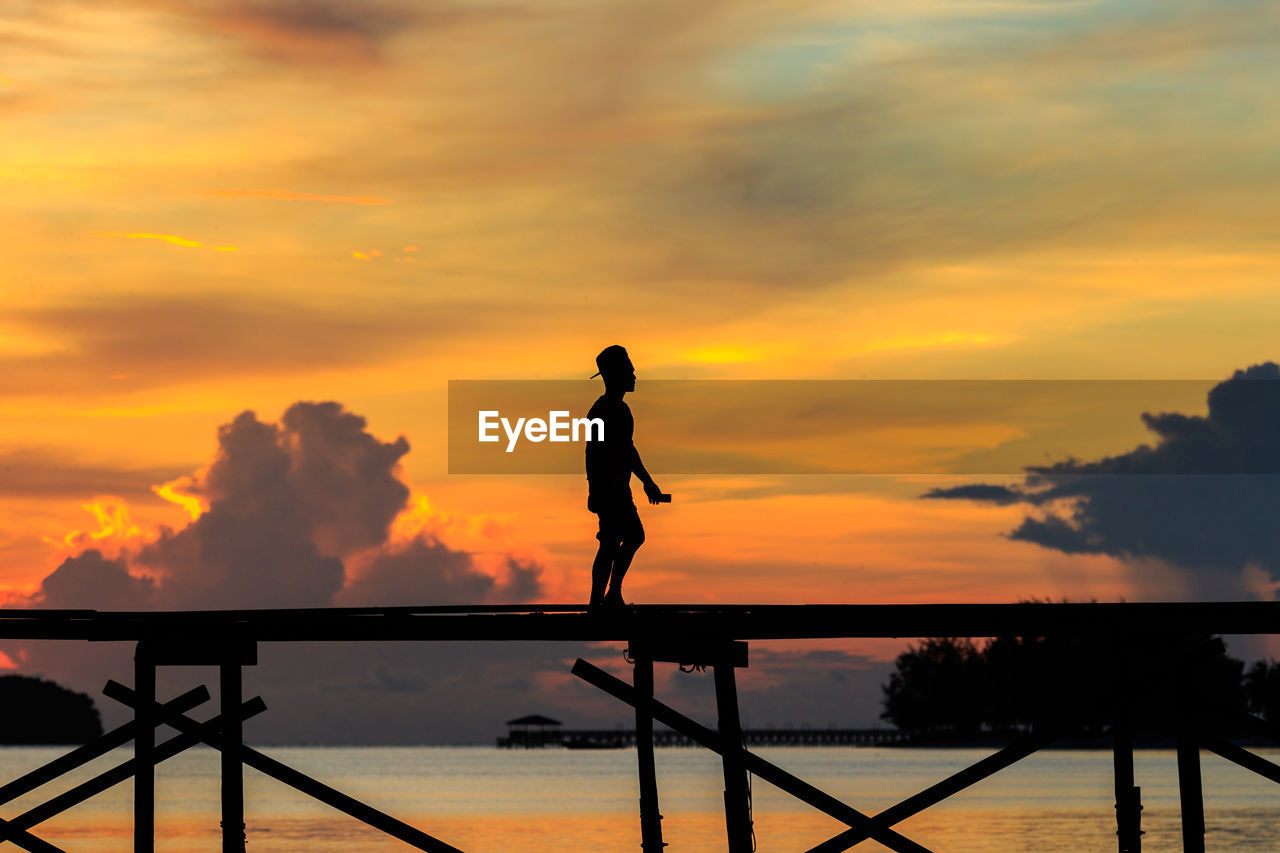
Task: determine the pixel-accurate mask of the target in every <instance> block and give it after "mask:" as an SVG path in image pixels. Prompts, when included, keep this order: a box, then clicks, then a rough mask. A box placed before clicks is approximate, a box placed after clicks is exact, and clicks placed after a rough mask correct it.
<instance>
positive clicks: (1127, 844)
mask: <svg viewBox="0 0 1280 853" xmlns="http://www.w3.org/2000/svg"><path fill="white" fill-rule="evenodd" d="M1114 652H1115V654H1114V660H1115V669H1114V670H1113V672H1112V675H1113V683H1112V695H1113V696H1114V699H1115V711H1114V714H1113V716H1112V720H1111V737H1112V747H1111V750H1112V753H1111V754H1112V763H1113V765H1114V767H1115V783H1116V838H1117V841H1118V847H1117V849H1118V850H1119V853H1142V789H1141V788H1139V787H1137V786H1136V785H1134V778H1133V710H1132V708H1131V701H1132V696H1131V691H1130V689H1129V683H1130V682H1129V661H1130V656H1129V642H1128V639H1127V638H1124V637H1120V638H1117V639H1116V641H1115V646H1114Z"/></svg>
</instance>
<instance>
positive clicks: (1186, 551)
mask: <svg viewBox="0 0 1280 853" xmlns="http://www.w3.org/2000/svg"><path fill="white" fill-rule="evenodd" d="M1276 380H1280V366H1277V365H1276V364H1274V363H1271V362H1267V363H1265V364H1258V365H1254V366H1252V367H1249V368H1247V369H1245V370H1237V371H1236V372H1235V373H1234V374H1233V375H1232V377H1231V378H1230V379H1228V380H1226V381H1224V382H1221V383H1219V384H1218V385H1216V386H1214V388H1213V389H1212V390H1211V391H1210V392H1209V395H1208V414H1207V415H1203V416H1201V415H1187V414H1183V413H1178V412H1164V413H1158V414H1152V413H1143V414H1142V421H1143V423H1144V424H1145V425H1146V426H1147V428H1148V429H1149V430H1151V432H1153V433H1154V434H1155V436H1156V439H1157V440H1156V442H1155V444H1154V445H1141V446H1139V447H1136V448H1134V449H1132V450H1130V451H1128V452H1126V453H1121V454H1118V455H1115V456H1109V457H1106V458H1103V459H1099V460H1094V461H1080V460H1075V459H1068V460H1066V461H1062V462H1058V463H1056V464H1054V465H1049V466H1040V467H1032V468H1028V469H1027V476H1026V480H1025V483H1024V484H1023V485H1022V486H1019V487H1008V486H996V485H986V484H970V485H964V486H958V487H954V488H945V489H934V490H932V491H930V492H928V493H926V494H925V495H924V497H926V498H935V499H964V500H977V501H983V502H988V503H996V504H1010V503H1016V502H1021V503H1026V504H1029V505H1032V506H1037V507H1040V508H1042V512H1041V513H1040V514H1039V515H1038V516H1028V517H1026V518H1024V519H1023V521H1022V523H1021V524H1020V525H1019V526H1018V527H1017V528H1016V529H1015V530H1013V531H1011V532H1010V533H1009V536H1010V538H1012V539H1017V540H1022V541H1026V542H1033V543H1035V544H1037V545H1041V546H1043V547H1045V548H1051V549H1053V550H1057V551H1062V552H1064V553H1068V554H1082V553H1094V554H1108V555H1111V556H1113V557H1118V558H1121V559H1124V560H1130V561H1135V562H1140V561H1142V560H1144V559H1156V560H1162V561H1164V562H1167V563H1170V564H1173V565H1176V566H1179V567H1182V568H1184V569H1186V570H1188V577H1189V580H1190V582H1191V587H1192V591H1193V592H1194V593H1196V594H1199V595H1205V596H1216V597H1222V596H1223V595H1224V594H1241V593H1245V592H1248V591H1249V590H1250V589H1254V590H1256V588H1257V584H1256V582H1254V581H1250V580H1248V578H1249V577H1250V575H1251V574H1255V573H1256V572H1257V571H1258V570H1261V571H1262V572H1264V573H1266V574H1267V575H1268V576H1269V577H1270V578H1271V579H1273V580H1274V579H1276V578H1278V577H1280V526H1277V525H1276V523H1275V516H1276V513H1277V511H1278V510H1280V477H1277V476H1276V475H1277V474H1280V382H1277V381H1276Z"/></svg>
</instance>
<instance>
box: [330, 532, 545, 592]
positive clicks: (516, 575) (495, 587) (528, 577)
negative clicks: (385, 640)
mask: <svg viewBox="0 0 1280 853" xmlns="http://www.w3.org/2000/svg"><path fill="white" fill-rule="evenodd" d="M505 563H506V565H505V568H506V570H507V578H506V580H505V581H504V582H502V583H499V582H498V580H497V579H496V578H494V577H492V576H490V575H488V574H483V573H480V572H477V571H476V570H475V567H474V565H473V564H472V558H471V556H470V555H468V554H466V553H464V552H461V551H455V550H452V549H451V548H449V547H447V546H445V545H444V544H442V543H441V542H439V541H438V540H435V539H432V538H430V537H419V538H415V539H413V540H411V541H410V542H408V543H406V544H404V545H401V546H399V547H396V548H394V549H390V550H387V551H384V552H382V553H380V554H378V555H377V557H376V558H375V559H374V560H373V561H372V562H371V563H370V565H369V566H368V568H367V569H366V570H365V571H364V572H363V573H362V574H360V575H359V576H358V577H355V578H353V579H352V581H351V582H350V583H349V584H348V585H347V587H346V588H345V589H344V590H343V591H342V592H341V593H340V594H339V595H338V598H337V603H338V604H340V605H343V606H348V607H360V606H369V607H377V606H382V605H386V604H388V603H390V602H415V603H419V604H485V603H495V604H496V603H503V604H509V603H513V602H519V601H531V600H534V599H535V598H536V597H537V596H538V594H539V593H540V592H541V583H540V581H539V575H540V574H541V572H542V567H541V566H540V565H538V564H536V563H531V562H522V561H519V560H516V559H514V558H507V560H506V561H505Z"/></svg>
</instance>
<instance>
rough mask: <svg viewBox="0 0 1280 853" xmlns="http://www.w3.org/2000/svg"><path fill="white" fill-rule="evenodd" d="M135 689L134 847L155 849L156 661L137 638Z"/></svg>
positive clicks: (137, 852)
mask: <svg viewBox="0 0 1280 853" xmlns="http://www.w3.org/2000/svg"><path fill="white" fill-rule="evenodd" d="M133 669H134V676H133V681H134V690H135V691H136V692H137V694H138V704H137V705H136V706H134V712H133V743H134V750H133V755H134V762H135V773H134V776H133V850H134V853H154V850H155V831H156V768H155V762H154V759H153V758H152V754H153V753H154V751H155V744H156V720H155V710H154V707H153V706H154V705H155V701H156V664H155V657H154V655H153V654H152V650H151V646H150V644H149V643H148V642H147V641H146V640H140V641H138V645H137V647H136V649H135V650H134V653H133Z"/></svg>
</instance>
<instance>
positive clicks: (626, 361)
mask: <svg viewBox="0 0 1280 853" xmlns="http://www.w3.org/2000/svg"><path fill="white" fill-rule="evenodd" d="M630 364H631V359H630V358H629V357H628V356H627V350H626V347H622V346H619V345H618V344H614V345H613V346H608V347H605V348H604V349H602V350H600V354H599V355H598V356H596V372H595V373H593V374H591V376H590V377H589V378H591V379H595V378H596V377H597V376H599V375H600V374H602V373H607V372H608V371H610V370H613V369H614V368H615V367H622V366H623V365H628V366H629V365H630Z"/></svg>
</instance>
